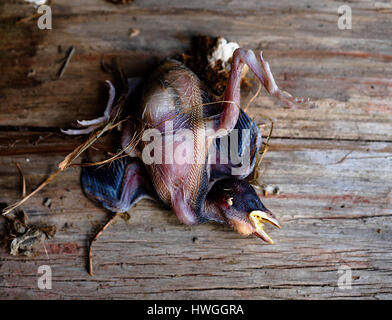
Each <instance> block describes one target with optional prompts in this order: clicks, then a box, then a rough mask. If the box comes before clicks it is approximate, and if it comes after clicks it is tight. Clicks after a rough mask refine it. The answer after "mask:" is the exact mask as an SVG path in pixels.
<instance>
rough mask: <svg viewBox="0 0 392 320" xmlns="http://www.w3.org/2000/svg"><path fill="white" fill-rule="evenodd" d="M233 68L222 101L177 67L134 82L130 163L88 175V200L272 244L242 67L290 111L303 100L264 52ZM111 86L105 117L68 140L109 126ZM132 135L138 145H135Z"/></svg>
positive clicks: (237, 57)
mask: <svg viewBox="0 0 392 320" xmlns="http://www.w3.org/2000/svg"><path fill="white" fill-rule="evenodd" d="M231 60H232V62H231V70H230V76H229V80H228V83H227V87H226V90H225V92H224V95H223V97H222V99H219V98H217V97H215V96H214V95H213V94H212V93H210V91H209V90H208V88H207V87H206V86H205V85H204V84H203V83H202V82H201V81H200V80H199V78H198V77H197V76H196V75H195V74H194V73H193V72H192V71H191V70H189V69H188V68H187V67H186V66H185V65H184V64H182V63H180V62H178V61H176V60H166V61H164V62H163V63H162V64H161V65H160V66H159V67H158V68H157V70H156V71H155V72H154V73H153V74H152V75H151V77H150V78H149V79H148V80H147V81H145V82H144V83H143V81H142V80H141V79H139V78H132V79H129V80H128V81H129V92H128V95H127V99H128V101H127V103H126V104H125V106H127V109H126V110H125V112H127V111H128V112H129V113H131V112H135V110H137V116H136V117H131V118H129V119H128V120H127V122H126V124H125V125H124V128H123V133H122V139H121V140H122V141H121V145H122V148H123V151H124V152H125V153H126V154H127V156H126V157H121V158H120V159H116V160H114V161H112V162H111V163H109V164H107V165H103V166H86V167H83V168H82V178H81V180H82V186H83V189H84V191H85V193H86V195H87V196H88V197H89V198H91V199H93V200H95V201H97V202H98V203H100V204H101V205H102V206H103V207H105V208H107V209H108V210H110V211H112V212H114V213H121V212H125V211H128V210H129V209H130V208H131V207H132V206H133V205H134V204H135V203H136V202H137V201H138V200H140V199H142V198H150V199H154V200H157V201H160V202H163V203H164V204H165V205H167V206H169V207H171V208H172V209H173V211H174V212H175V214H176V216H177V218H178V219H179V220H180V221H181V222H182V223H184V224H187V225H195V224H200V223H205V222H209V221H214V222H218V223H223V224H227V225H229V226H230V227H232V228H233V229H234V230H235V231H237V232H238V233H240V234H242V235H250V234H254V235H256V236H258V237H260V238H261V239H263V240H264V241H266V242H268V243H273V241H272V239H271V238H270V237H269V236H268V234H267V233H266V232H265V231H264V230H263V224H264V223H270V224H272V225H274V226H276V227H278V228H280V224H279V222H278V219H277V218H276V217H275V216H274V215H273V214H272V213H271V212H270V211H269V210H268V209H267V208H266V207H265V206H264V205H263V203H262V202H261V200H260V198H259V197H258V195H257V193H256V192H255V190H254V189H253V187H252V186H251V185H250V184H249V183H248V182H247V181H246V180H245V178H246V177H248V176H249V175H250V174H251V173H252V171H253V169H254V166H255V162H256V156H257V154H258V152H259V150H260V147H261V143H262V137H261V134H260V131H259V129H258V127H257V125H256V124H255V123H254V122H253V121H252V120H251V119H250V117H249V116H248V115H247V114H246V113H245V112H244V111H243V110H242V109H241V108H240V83H241V73H242V70H243V68H244V66H245V65H246V66H248V67H249V69H250V70H251V71H252V72H253V73H254V74H255V76H256V77H257V79H258V80H259V81H260V82H261V84H262V85H263V86H264V87H265V88H266V90H267V92H269V93H270V94H271V95H273V96H275V97H276V98H277V99H278V100H279V101H281V102H283V103H284V104H285V105H287V106H288V107H296V106H297V105H298V103H301V102H303V100H302V99H297V98H294V97H292V96H291V95H290V94H289V93H287V92H285V91H282V90H280V89H279V88H278V86H277V85H276V83H275V80H274V78H273V76H272V73H271V71H270V67H269V64H268V62H266V61H264V59H263V56H262V53H261V52H260V53H259V54H258V55H257V56H256V55H255V53H254V52H253V51H251V50H245V49H242V48H238V49H236V50H235V51H234V53H233V55H232V59H231ZM108 84H109V86H110V92H109V95H110V97H109V102H108V105H107V108H106V110H105V114H104V116H103V117H100V118H98V119H95V120H90V121H79V124H81V125H83V126H84V129H81V130H67V131H63V132H64V133H67V134H85V133H89V132H92V131H93V130H94V129H95V128H96V127H97V126H98V125H100V124H105V123H106V122H107V121H108V120H109V118H110V114H111V112H112V105H113V101H114V97H115V90H114V87H113V86H112V85H111V83H110V82H108ZM140 85H141V86H142V94H141V97H140V99H139V100H137V102H135V100H132V99H131V97H132V96H133V94H134V93H135V92H136V91H138V88H139V87H140ZM234 133H235V134H234ZM135 134H138V135H139V136H140V137H141V138H140V139H138V140H137V141H136V142H135V140H134V137H135ZM238 159H239V161H237V160H238ZM108 225H109V224H107V225H106V226H105V228H106V227H107V226H108ZM99 234H100V233H99ZM96 238H97V237H95V238H94V240H96ZM90 254H91V247H90ZM90 263H91V261H90ZM90 273H91V274H92V266H91V265H90Z"/></svg>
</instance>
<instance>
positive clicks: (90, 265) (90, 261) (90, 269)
mask: <svg viewBox="0 0 392 320" xmlns="http://www.w3.org/2000/svg"><path fill="white" fill-rule="evenodd" d="M116 217H117V214H112V215H111V216H110V218H109V220H108V221H106V223H105V224H104V225H103V227H102V228H101V229H99V230H98V232H97V233H96V234H95V236H94V238H93V239H92V240H91V242H90V246H89V249H88V273H89V274H90V276H94V270H93V243H94V242H95V241H97V240H98V238H99V237H100V236H101V235H102V233H103V232H104V231H105V230H106V229H107V228H109V226H110V225H111V224H112V223H113V222H114V220H115V219H116Z"/></svg>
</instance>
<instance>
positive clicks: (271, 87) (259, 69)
mask: <svg viewBox="0 0 392 320" xmlns="http://www.w3.org/2000/svg"><path fill="white" fill-rule="evenodd" d="M232 59H233V60H232V64H231V71H230V77H229V82H228V84H227V87H226V91H225V94H224V102H223V103H222V109H223V112H222V116H221V119H220V123H219V126H218V130H219V129H221V130H222V129H223V130H226V131H231V130H232V129H233V128H234V126H235V124H236V123H237V119H238V116H239V108H240V96H241V95H240V89H241V73H242V70H243V67H244V65H245V64H246V65H247V66H248V67H249V68H250V69H251V70H252V72H253V73H254V74H255V75H256V77H257V78H258V79H259V81H260V82H261V83H262V85H263V86H264V87H265V89H266V90H267V92H268V93H269V94H271V95H273V96H274V97H276V98H277V99H278V100H279V101H281V102H282V103H284V104H285V105H286V106H288V107H290V108H296V107H298V104H299V103H302V102H304V101H305V100H304V99H299V98H295V97H293V96H292V95H291V94H289V93H288V92H286V91H283V90H281V89H279V87H278V86H277V84H276V82H275V79H274V76H273V75H272V72H271V69H270V66H269V63H268V62H267V61H265V60H264V59H263V55H262V52H260V54H259V59H257V57H256V55H255V54H254V52H253V51H252V50H246V49H242V48H238V49H237V50H236V51H234V53H233V58H232ZM222 133H223V132H222ZM218 135H219V134H218Z"/></svg>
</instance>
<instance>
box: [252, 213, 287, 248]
mask: <svg viewBox="0 0 392 320" xmlns="http://www.w3.org/2000/svg"><path fill="white" fill-rule="evenodd" d="M249 219H250V221H251V223H252V225H253V227H254V228H255V229H256V231H255V232H254V234H255V235H256V236H258V237H259V238H260V239H263V240H264V241H265V242H268V243H270V244H273V243H274V241H273V240H272V239H271V238H270V236H269V235H268V234H267V233H266V232H265V231H264V230H263V226H264V223H263V222H266V223H270V224H272V225H274V226H275V227H277V228H279V229H280V224H279V221H278V220H277V219H276V217H275V216H274V215H273V214H272V213H271V212H270V211H260V210H255V211H252V212H251V213H249Z"/></svg>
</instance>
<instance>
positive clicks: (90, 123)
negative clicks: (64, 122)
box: [60, 80, 116, 135]
mask: <svg viewBox="0 0 392 320" xmlns="http://www.w3.org/2000/svg"><path fill="white" fill-rule="evenodd" d="M106 83H107V84H108V85H109V99H108V102H107V105H106V109H105V112H104V114H103V116H101V117H98V118H96V119H92V120H76V121H77V123H78V124H79V125H81V126H82V127H86V128H83V129H68V130H63V129H60V130H61V132H62V133H64V134H68V135H79V134H89V133H91V132H92V131H94V130H95V129H96V128H97V127H99V126H100V125H102V124H104V123H106V122H107V121H109V119H110V112H111V110H112V106H113V102H114V98H115V96H116V90H115V88H114V86H113V84H112V83H111V82H110V81H109V80H106Z"/></svg>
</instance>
